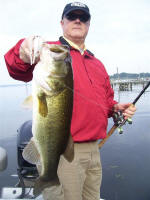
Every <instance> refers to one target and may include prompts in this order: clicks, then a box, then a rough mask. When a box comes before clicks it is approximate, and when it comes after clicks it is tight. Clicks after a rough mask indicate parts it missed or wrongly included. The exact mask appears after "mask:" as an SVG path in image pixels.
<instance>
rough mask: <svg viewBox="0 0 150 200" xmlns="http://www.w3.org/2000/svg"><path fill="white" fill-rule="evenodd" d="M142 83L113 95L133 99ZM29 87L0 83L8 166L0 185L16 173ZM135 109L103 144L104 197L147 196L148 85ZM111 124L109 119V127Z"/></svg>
mask: <svg viewBox="0 0 150 200" xmlns="http://www.w3.org/2000/svg"><path fill="white" fill-rule="evenodd" d="M141 89H142V86H139V85H138V86H134V87H133V91H132V92H131V91H128V92H120V93H118V91H117V90H115V99H116V100H119V101H120V102H132V101H133V100H134V98H135V97H136V96H137V95H138V93H139V92H140V90H141ZM30 93H31V87H30V86H26V85H20V86H8V87H0V99H1V100H0V116H1V117H0V127H1V128H0V146H2V147H4V148H6V149H7V152H8V161H9V162H8V167H7V169H6V170H5V171H4V172H1V173H0V188H2V187H8V186H14V185H15V184H16V183H17V181H18V178H17V177H14V176H12V175H14V174H16V169H17V156H16V137H17V129H18V128H19V127H20V126H21V125H22V124H23V123H24V122H25V121H27V120H30V119H31V117H32V113H31V111H30V110H24V109H23V108H22V103H23V101H24V99H25V98H26V97H27V96H28V95H30ZM136 107H137V112H136V114H135V116H134V117H133V124H132V125H125V126H124V133H123V134H121V135H120V134H118V133H117V131H116V132H115V133H114V134H113V135H112V136H111V137H110V138H109V140H108V141H107V142H106V143H105V144H104V146H103V147H102V149H101V150H100V152H101V160H102V167H103V181H102V187H101V197H102V198H105V199H106V200H127V199H128V200H150V156H149V152H150V89H148V90H147V92H145V94H144V95H143V96H142V97H141V99H140V100H139V102H138V103H137V104H136ZM112 125H113V121H112V120H111V119H110V120H109V126H108V130H109V129H110V128H111V126H112Z"/></svg>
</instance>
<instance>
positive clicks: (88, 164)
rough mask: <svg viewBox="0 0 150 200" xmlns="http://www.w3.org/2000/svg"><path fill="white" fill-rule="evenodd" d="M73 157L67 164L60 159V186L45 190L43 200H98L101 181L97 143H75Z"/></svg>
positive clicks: (64, 160) (62, 157)
mask: <svg viewBox="0 0 150 200" xmlns="http://www.w3.org/2000/svg"><path fill="white" fill-rule="evenodd" d="M74 151H75V157H74V160H73V161H72V162H71V163H69V162H68V161H67V160H66V159H65V158H64V156H63V155H62V156H61V157H60V162H59V166H58V177H59V180H60V183H61V185H60V186H53V187H51V188H47V189H45V190H44V192H43V197H44V199H45V200H99V199H100V186H101V179H102V168H101V162H100V153H99V149H98V145H97V142H88V143H75V145H74Z"/></svg>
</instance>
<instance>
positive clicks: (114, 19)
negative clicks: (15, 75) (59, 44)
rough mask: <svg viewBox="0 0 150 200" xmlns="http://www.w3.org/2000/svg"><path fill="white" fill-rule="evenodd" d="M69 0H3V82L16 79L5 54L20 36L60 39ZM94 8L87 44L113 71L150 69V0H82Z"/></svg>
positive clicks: (0, 0) (0, 65)
mask: <svg viewBox="0 0 150 200" xmlns="http://www.w3.org/2000/svg"><path fill="white" fill-rule="evenodd" d="M70 2H73V1H68V0H0V72H1V73H0V74H1V76H0V84H7V83H16V82H15V81H13V79H11V78H10V77H9V75H8V72H7V70H6V66H5V63H4V58H3V55H4V54H5V53H6V52H7V51H8V50H9V49H10V48H11V47H12V46H14V45H15V43H16V42H17V41H18V40H20V39H21V38H24V37H28V36H30V35H40V36H42V37H43V38H45V39H47V40H57V39H58V37H59V36H60V35H62V30H61V26H60V19H61V14H62V11H63V8H64V6H65V5H66V4H67V3H70ZM80 2H83V3H86V4H87V5H88V6H89V8H90V11H91V15H92V19H91V27H90V31H89V34H88V37H87V39H86V47H87V48H88V49H89V50H90V51H92V52H93V53H94V54H95V56H96V57H97V58H99V59H100V60H101V61H102V62H103V64H104V65H105V67H106V70H107V72H108V73H109V74H110V75H111V74H114V73H116V72H117V67H118V70H119V72H129V73H140V72H150V0H81V1H80Z"/></svg>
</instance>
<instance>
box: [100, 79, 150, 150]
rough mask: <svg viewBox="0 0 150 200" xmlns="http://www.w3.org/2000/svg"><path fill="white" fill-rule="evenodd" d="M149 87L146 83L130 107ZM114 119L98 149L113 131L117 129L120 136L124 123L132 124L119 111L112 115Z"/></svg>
mask: <svg viewBox="0 0 150 200" xmlns="http://www.w3.org/2000/svg"><path fill="white" fill-rule="evenodd" d="M149 86H150V81H149V82H148V83H147V85H146V86H145V87H144V88H143V90H142V91H141V92H140V93H139V95H138V96H137V97H136V98H135V100H134V101H133V102H132V104H131V106H132V105H135V104H136V102H137V101H138V100H139V99H140V97H141V96H142V94H143V93H144V92H145V90H146V89H147V88H148V87H149ZM113 119H114V125H113V126H112V128H111V129H110V130H109V131H108V133H107V136H106V138H104V139H103V140H101V142H100V143H99V144H98V146H99V148H101V147H102V146H103V145H104V143H105V142H106V141H107V140H108V138H109V137H110V136H111V135H112V134H113V133H114V131H115V130H116V129H117V128H118V130H119V133H120V134H122V133H123V128H122V126H123V125H125V124H126V122H128V123H129V124H132V120H131V119H130V118H128V119H127V120H126V119H124V117H123V114H122V112H121V111H118V112H116V113H114V116H113Z"/></svg>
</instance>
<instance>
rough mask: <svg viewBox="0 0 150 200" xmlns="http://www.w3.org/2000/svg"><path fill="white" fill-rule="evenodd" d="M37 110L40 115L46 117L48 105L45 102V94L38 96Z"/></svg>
mask: <svg viewBox="0 0 150 200" xmlns="http://www.w3.org/2000/svg"><path fill="white" fill-rule="evenodd" d="M37 98H38V111H39V113H40V115H41V116H42V117H46V116H47V114H48V107H47V102H46V96H45V95H43V96H38V97H37Z"/></svg>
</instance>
